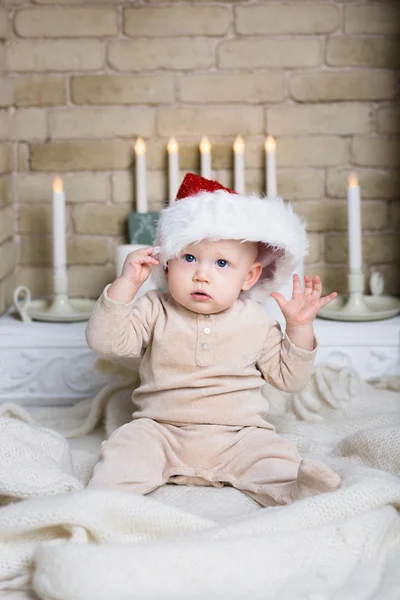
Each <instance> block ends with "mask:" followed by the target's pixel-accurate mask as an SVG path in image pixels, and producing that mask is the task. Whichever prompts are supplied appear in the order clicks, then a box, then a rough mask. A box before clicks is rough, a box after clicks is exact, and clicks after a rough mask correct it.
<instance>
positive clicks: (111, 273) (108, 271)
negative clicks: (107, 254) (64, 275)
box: [68, 265, 116, 299]
mask: <svg viewBox="0 0 400 600" xmlns="http://www.w3.org/2000/svg"><path fill="white" fill-rule="evenodd" d="M115 277H116V273H115V267H114V266H113V265H107V266H101V267H98V266H95V265H93V266H88V267H86V266H83V265H82V266H78V265H77V266H72V267H70V268H69V269H68V293H69V294H71V295H72V296H78V297H79V296H87V297H88V298H95V299H96V298H98V297H99V296H100V294H101V292H102V291H103V289H104V288H105V286H106V285H107V284H108V283H112V282H113V281H114V279H115Z"/></svg>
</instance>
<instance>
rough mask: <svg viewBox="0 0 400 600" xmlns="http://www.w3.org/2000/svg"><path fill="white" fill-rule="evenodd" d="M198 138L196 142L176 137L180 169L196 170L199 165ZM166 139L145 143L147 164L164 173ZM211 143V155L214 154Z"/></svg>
mask: <svg viewBox="0 0 400 600" xmlns="http://www.w3.org/2000/svg"><path fill="white" fill-rule="evenodd" d="M200 138H201V136H199V138H198V143H197V144H196V142H187V141H185V140H181V139H180V138H178V144H179V165H180V168H181V169H185V170H196V169H198V168H199V167H200V150H199V145H200ZM167 144H168V139H167V138H165V139H163V140H162V139H159V138H158V139H150V140H149V141H148V143H147V144H146V160H147V166H148V168H149V169H152V170H161V171H163V172H164V173H166V172H167V169H168V160H167V159H168V154H167ZM214 148H215V146H214V145H213V156H214Z"/></svg>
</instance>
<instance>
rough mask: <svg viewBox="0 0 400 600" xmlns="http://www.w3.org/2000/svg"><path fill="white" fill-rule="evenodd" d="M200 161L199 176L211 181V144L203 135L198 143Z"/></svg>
mask: <svg viewBox="0 0 400 600" xmlns="http://www.w3.org/2000/svg"><path fill="white" fill-rule="evenodd" d="M200 161H201V165H200V172H201V176H202V177H205V178H206V179H211V144H210V142H209V140H208V138H207V137H206V136H205V135H204V136H203V137H202V138H201V141H200Z"/></svg>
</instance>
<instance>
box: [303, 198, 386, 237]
mask: <svg viewBox="0 0 400 600" xmlns="http://www.w3.org/2000/svg"><path fill="white" fill-rule="evenodd" d="M293 208H294V210H295V212H296V213H298V214H299V215H300V216H301V218H302V219H303V220H304V221H305V222H306V224H307V230H308V231H313V232H324V231H347V226H348V223H347V202H342V201H338V200H335V201H332V200H331V201H327V200H324V201H319V202H316V201H307V200H306V201H301V202H293ZM361 217H362V226H363V228H364V229H368V230H380V229H385V227H387V225H388V219H389V215H388V207H387V204H386V202H373V201H369V200H363V202H362V215H361Z"/></svg>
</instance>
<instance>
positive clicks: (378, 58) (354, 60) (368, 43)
mask: <svg viewBox="0 0 400 600" xmlns="http://www.w3.org/2000/svg"><path fill="white" fill-rule="evenodd" d="M326 61H327V64H328V65H332V66H334V67H335V66H336V67H353V66H354V67H361V66H363V67H387V68H395V69H396V68H398V67H399V65H400V53H399V42H398V40H397V39H395V38H393V39H391V38H386V37H385V38H383V37H341V36H338V37H332V38H330V39H329V40H328V42H327V58H326Z"/></svg>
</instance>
